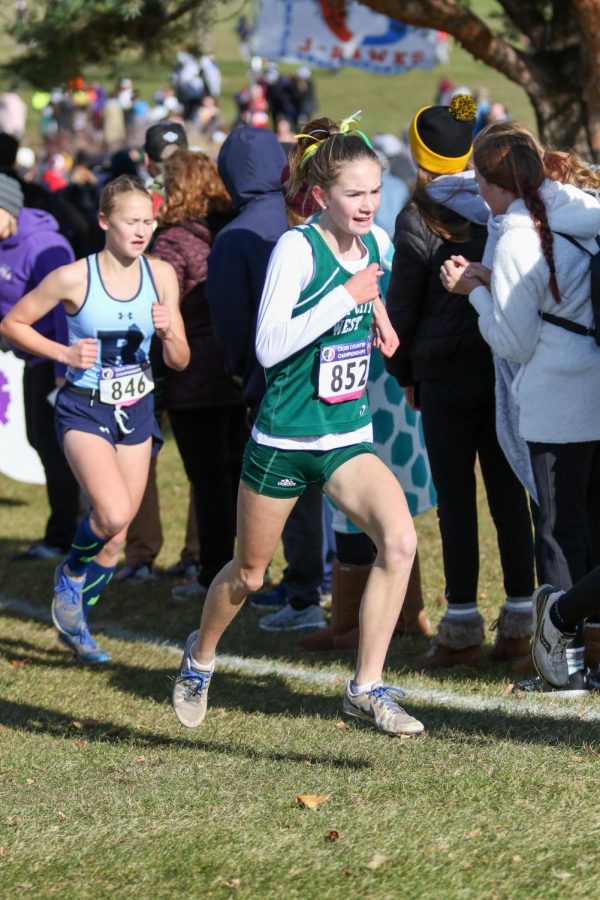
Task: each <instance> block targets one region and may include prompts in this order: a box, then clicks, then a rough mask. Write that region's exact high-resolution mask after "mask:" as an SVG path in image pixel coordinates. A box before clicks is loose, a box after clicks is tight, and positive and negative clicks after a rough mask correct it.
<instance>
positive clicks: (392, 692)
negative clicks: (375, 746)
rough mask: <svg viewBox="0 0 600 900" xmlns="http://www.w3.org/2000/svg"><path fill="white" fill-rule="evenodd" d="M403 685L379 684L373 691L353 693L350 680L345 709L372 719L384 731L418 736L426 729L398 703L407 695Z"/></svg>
mask: <svg viewBox="0 0 600 900" xmlns="http://www.w3.org/2000/svg"><path fill="white" fill-rule="evenodd" d="M405 696H406V695H405V693H404V691H402V690H400V688H395V687H388V686H387V685H384V684H381V683H377V684H375V685H374V686H373V687H372V688H371V690H370V691H364V692H363V693H361V694H352V693H351V692H350V682H348V684H347V685H346V691H345V693H344V702H343V704H342V710H343V712H344V714H345V715H346V716H352V717H353V718H355V719H360V720H361V721H362V722H368V723H369V725H372V726H373V728H377V730H378V731H383V733H384V734H391V735H394V736H397V735H409V736H412V735H416V734H422V733H423V732H424V731H425V726H424V725H423V723H422V722H419V720H418V719H415V718H414V717H413V716H411V715H409V714H408V713H407V712H406V710H405V709H403V708H402V707H401V706H400V705H399V703H398V702H397V701H398V700H399V699H402V698H403V697H405Z"/></svg>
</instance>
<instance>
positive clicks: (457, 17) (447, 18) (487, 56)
mask: <svg viewBox="0 0 600 900" xmlns="http://www.w3.org/2000/svg"><path fill="white" fill-rule="evenodd" d="M359 2H360V3H362V4H363V5H364V6H368V7H370V9H373V10H375V11H376V12H379V13H384V15H387V16H390V18H392V19H397V20H398V21H400V22H406V23H407V24H408V25H416V26H418V27H420V28H436V29H438V30H439V31H446V32H447V33H448V34H451V35H452V36H453V37H454V38H455V39H456V40H457V41H458V42H459V44H462V46H463V47H464V48H465V50H467V51H468V52H469V53H470V54H471V55H472V56H474V57H475V58H476V59H480V60H482V62H484V63H486V64H487V65H488V66H492V68H494V69H497V71H498V72H502V74H503V75H506V77H507V78H509V79H510V80H511V81H514V82H515V83H516V84H519V85H521V86H522V87H524V88H525V90H528V88H530V87H531V85H532V81H533V73H532V70H531V67H530V65H529V62H528V61H527V58H526V56H525V54H523V53H521V52H520V51H519V50H517V48H516V47H514V46H513V45H512V44H511V43H509V42H508V41H505V40H503V39H502V38H500V37H498V35H496V34H494V33H493V32H492V31H491V30H490V29H489V28H488V26H487V25H486V24H485V22H483V21H482V20H481V19H480V18H479V16H476V15H475V14H474V13H472V12H471V11H470V10H468V9H467V8H466V7H465V6H463V5H462V4H461V3H460V2H458V0H359Z"/></svg>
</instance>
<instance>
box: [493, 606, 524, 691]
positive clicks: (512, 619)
mask: <svg viewBox="0 0 600 900" xmlns="http://www.w3.org/2000/svg"><path fill="white" fill-rule="evenodd" d="M490 630H491V631H495V632H496V639H495V641H494V646H493V647H492V649H491V650H490V659H491V660H493V661H494V662H503V661H504V660H510V661H511V662H512V663H513V666H514V665H517V664H520V663H521V660H529V659H530V640H531V636H532V634H533V632H534V631H535V616H534V612H533V608H532V607H527V609H526V610H524V611H520V610H514V609H507V608H506V606H503V607H502V608H501V610H500V615H499V616H498V618H497V619H496V621H495V622H494V624H493V625H492V627H491V629H490ZM523 665H525V666H527V662H525V663H523ZM513 671H516V672H517V673H518V674H523V673H522V669H521V665H517V669H513Z"/></svg>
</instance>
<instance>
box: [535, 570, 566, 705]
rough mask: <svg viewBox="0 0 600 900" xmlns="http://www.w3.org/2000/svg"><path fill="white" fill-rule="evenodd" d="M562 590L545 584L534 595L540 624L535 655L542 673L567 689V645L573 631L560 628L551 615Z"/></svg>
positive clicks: (538, 623)
mask: <svg viewBox="0 0 600 900" xmlns="http://www.w3.org/2000/svg"><path fill="white" fill-rule="evenodd" d="M560 593H561V592H560V591H559V589H558V588H555V587H553V586H552V585H551V584H543V585H541V587H539V588H538V589H537V591H535V593H534V595H533V607H534V609H535V613H536V619H537V624H536V629H535V635H534V638H533V642H532V645H531V656H532V659H533V664H534V666H535V668H536V670H537V673H538V675H540V676H541V677H542V678H543V679H544V681H547V682H548V684H550V685H552V687H555V688H564V687H565V686H566V685H567V684H568V682H569V666H568V664H567V647H568V645H569V642H570V641H571V640H572V639H573V635H572V634H565V633H564V632H562V631H559V629H558V628H557V627H556V625H554V623H553V622H552V620H551V618H550V607H551V606H552V605H553V604H554V602H555V600H556V596H555V595H556V594H560Z"/></svg>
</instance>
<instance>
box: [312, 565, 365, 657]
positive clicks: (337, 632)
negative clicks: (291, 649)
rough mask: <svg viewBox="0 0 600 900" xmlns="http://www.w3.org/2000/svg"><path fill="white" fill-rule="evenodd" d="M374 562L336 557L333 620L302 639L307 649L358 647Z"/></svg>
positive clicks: (332, 606) (332, 604) (321, 649)
mask: <svg viewBox="0 0 600 900" xmlns="http://www.w3.org/2000/svg"><path fill="white" fill-rule="evenodd" d="M370 573H371V566H370V565H369V566H350V565H347V564H346V563H339V562H338V561H337V560H334V563H333V567H332V573H331V622H330V623H329V625H328V626H327V628H321V629H320V630H319V631H314V632H313V633H312V634H307V635H306V636H305V637H303V638H301V640H300V641H299V642H298V643H299V646H300V647H302V648H303V650H315V651H327V650H356V648H357V647H358V612H359V609H360V601H361V600H362V595H363V594H364V591H365V587H366V585H367V579H368V577H369V575H370Z"/></svg>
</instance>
